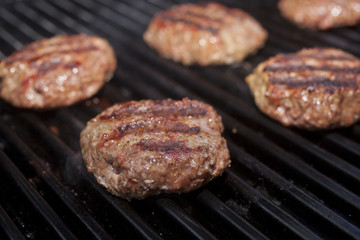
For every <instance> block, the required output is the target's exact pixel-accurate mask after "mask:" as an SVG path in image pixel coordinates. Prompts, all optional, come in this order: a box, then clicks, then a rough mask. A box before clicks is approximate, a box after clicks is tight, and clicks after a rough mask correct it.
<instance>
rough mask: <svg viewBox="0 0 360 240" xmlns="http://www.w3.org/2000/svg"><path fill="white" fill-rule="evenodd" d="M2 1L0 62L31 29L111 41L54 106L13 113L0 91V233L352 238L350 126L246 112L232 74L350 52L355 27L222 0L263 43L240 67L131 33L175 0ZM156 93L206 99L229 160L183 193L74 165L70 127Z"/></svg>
mask: <svg viewBox="0 0 360 240" xmlns="http://www.w3.org/2000/svg"><path fill="white" fill-rule="evenodd" d="M8 2H9V3H8V4H5V5H3V6H2V7H1V8H0V24H1V25H0V59H2V58H4V57H5V56H7V55H9V54H11V53H12V52H13V51H15V50H16V49H18V48H20V47H22V46H23V45H25V44H27V43H29V42H32V41H34V40H38V39H41V38H44V37H50V36H53V35H55V34H65V33H69V34H73V33H81V32H83V33H87V34H96V35H100V36H102V37H104V38H106V39H108V40H109V41H110V42H111V44H112V45H113V46H114V48H115V50H116V52H117V57H118V69H117V71H116V74H115V77H114V79H113V80H112V81H110V82H109V83H107V84H106V85H105V87H104V88H103V89H102V90H101V91H100V92H99V93H98V94H97V95H96V96H95V97H93V98H92V99H90V100H87V101H84V102H81V103H78V104H76V105H74V106H71V107H68V108H62V109H56V110H51V111H39V112H36V111H28V110H26V111H24V110H19V109H15V108H13V107H11V106H10V105H8V104H7V103H5V102H3V101H0V112H1V114H0V165H1V168H0V186H1V189H2V191H1V198H0V223H1V228H0V238H1V239H6V238H12V239H21V238H25V239H76V238H80V239H85V238H86V239H118V238H124V239H142V238H145V239H184V238H191V239H239V238H244V239H298V238H300V239H301V238H303V239H321V238H326V239H346V238H355V239H356V238H357V239H360V188H359V184H360V161H359V159H360V125H359V124H356V125H354V126H352V127H350V128H347V129H340V130H333V131H324V132H306V131H301V130H296V129H290V128H284V127H282V126H281V125H280V124H278V123H276V122H274V121H272V120H270V119H269V118H267V117H266V116H264V115H263V114H261V113H260V112H259V111H258V110H257V108H256V107H255V105H254V103H253V100H252V97H251V96H250V93H249V90H248V88H247V86H246V84H245V83H244V78H245V76H246V75H247V74H249V73H250V72H251V71H252V69H253V67H254V66H256V65H257V63H259V62H261V61H263V60H265V59H266V58H268V57H270V56H272V55H274V54H276V53H278V52H290V51H296V50H299V49H301V48H302V47H312V46H334V47H339V48H342V49H344V50H346V51H349V52H351V53H353V54H354V55H356V56H358V57H359V56H360V42H359V39H360V27H359V26H356V27H351V28H341V29H335V30H330V31H328V32H312V31H308V30H299V29H298V28H296V27H295V26H293V25H292V24H290V23H288V22H287V21H285V20H284V19H283V18H282V17H281V16H280V15H279V12H278V10H277V9H276V1H260V0H258V1H251V3H250V2H249V1H234V0H226V1H223V2H224V4H226V5H228V6H231V7H239V8H242V9H244V10H246V11H248V12H249V13H251V14H252V15H253V16H254V17H255V18H257V19H258V20H259V21H260V22H261V23H262V24H263V26H264V27H265V28H266V29H267V30H268V31H269V34H270V35H269V40H268V42H267V44H266V46H265V48H264V49H262V50H260V51H259V53H258V54H256V55H254V56H252V57H249V58H248V59H247V60H246V61H245V62H244V63H241V64H235V65H232V66H227V67H223V66H216V67H205V68H201V67H196V66H195V67H188V68H187V67H183V66H182V65H180V64H176V63H173V62H171V61H168V60H165V59H162V58H160V57H159V56H158V55H157V54H156V53H155V52H154V51H152V50H151V49H149V48H148V47H147V46H146V44H145V43H144V42H143V41H142V34H143V32H144V30H145V29H146V27H147V25H148V23H149V20H150V19H151V17H152V16H153V15H154V14H155V13H156V12H158V11H159V10H161V9H164V8H168V7H170V6H171V5H173V4H176V3H181V2H187V1H180V0H179V1H166V0H148V1H145V0H141V1H130V0H124V1H116V0H64V1H55V0H53V1H46V0H33V1H14V2H13V3H10V1H8ZM193 2H195V1H193ZM166 97H171V98H177V99H179V98H182V97H190V98H195V99H200V100H204V101H206V102H208V103H210V104H212V105H214V106H215V107H216V109H217V110H218V112H219V113H220V114H221V115H222V117H223V121H224V124H225V127H226V131H225V137H226V138H227V140H228V144H229V148H230V151H231V156H232V167H231V168H229V169H228V170H226V172H225V173H224V174H223V176H221V177H220V178H218V179H216V180H215V181H213V182H211V183H209V184H208V185H206V186H205V187H203V188H201V189H199V190H197V191H195V192H192V193H189V194H183V195H162V196H159V197H153V198H149V199H146V200H142V201H131V202H128V201H124V200H121V199H119V198H116V197H113V196H112V195H110V194H108V193H107V192H106V190H104V189H103V188H102V187H100V186H99V185H98V184H97V183H96V182H95V180H94V179H93V177H92V176H90V175H89V174H87V172H86V169H85V167H84V165H83V163H82V159H81V154H80V147H79V143H78V142H79V134H80V132H81V130H82V129H83V128H84V126H85V124H86V122H87V121H88V120H89V119H90V118H92V117H93V116H95V115H96V114H97V113H99V112H101V111H102V110H103V109H104V108H105V107H107V106H109V105H111V104H113V103H115V102H120V101H126V100H130V99H144V98H152V99H159V98H166Z"/></svg>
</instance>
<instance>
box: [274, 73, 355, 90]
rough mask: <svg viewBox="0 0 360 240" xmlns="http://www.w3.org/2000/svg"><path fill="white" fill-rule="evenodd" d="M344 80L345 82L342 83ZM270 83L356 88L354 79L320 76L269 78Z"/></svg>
mask: <svg viewBox="0 0 360 240" xmlns="http://www.w3.org/2000/svg"><path fill="white" fill-rule="evenodd" d="M344 80H346V81H344ZM270 81H271V83H274V84H280V85H287V86H289V87H304V86H324V87H353V88H357V87H358V84H357V83H356V78H345V79H344V78H338V77H337V78H335V80H330V79H329V78H324V77H320V76H312V77H307V78H293V77H288V78H280V77H278V76H277V77H270Z"/></svg>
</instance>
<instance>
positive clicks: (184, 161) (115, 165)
mask: <svg viewBox="0 0 360 240" xmlns="http://www.w3.org/2000/svg"><path fill="white" fill-rule="evenodd" d="M222 131H223V125H222V122H221V117H220V116H219V115H218V114H217V113H216V112H215V111H214V109H213V108H212V107H211V106H210V105H207V104H205V103H202V102H199V101H195V100H189V99H187V98H185V99H183V100H178V101H176V100H171V99H167V100H156V101H153V100H142V101H130V102H125V103H121V104H116V105H114V106H112V107H110V108H108V109H106V110H105V111H104V112H103V113H101V114H99V115H98V116H96V117H95V118H93V119H92V120H90V121H89V122H88V124H87V127H86V128H85V129H84V130H83V131H82V133H81V137H80V144H81V149H82V155H83V158H84V160H85V163H86V166H87V169H88V171H89V172H91V173H93V174H94V175H95V177H96V179H97V181H98V182H99V183H100V184H101V185H103V186H105V187H106V188H107V190H108V191H110V192H111V193H113V194H114V195H117V196H119V197H122V198H126V199H132V198H136V199H142V198H145V197H147V196H152V195H156V194H159V193H182V192H189V191H192V190H194V189H196V188H199V187H200V186H202V185H204V184H205V183H207V182H208V181H210V180H211V179H213V178H215V177H216V176H218V175H219V174H221V173H222V172H223V170H224V168H226V167H227V166H228V165H229V164H230V157H229V151H228V149H227V146H226V141H225V139H224V138H222V137H221V132H222Z"/></svg>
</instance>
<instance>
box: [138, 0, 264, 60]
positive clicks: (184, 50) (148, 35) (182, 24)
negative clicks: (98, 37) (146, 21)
mask: <svg viewBox="0 0 360 240" xmlns="http://www.w3.org/2000/svg"><path fill="white" fill-rule="evenodd" d="M266 38H267V32H266V31H265V30H264V29H263V28H262V27H261V26H260V24H259V23H258V22H257V21H256V20H255V19H254V18H252V17H251V16H250V15H249V14H247V13H246V12H244V11H242V10H240V9H235V8H227V7H225V6H222V5H220V4H217V3H203V4H182V5H177V6H174V7H172V8H170V9H169V10H164V11H161V12H160V13H158V14H157V15H156V16H155V17H154V18H153V19H152V21H151V23H150V25H149V27H148V29H147V31H146V32H145V34H144V39H145V41H146V42H147V43H148V44H149V45H150V46H151V47H153V48H155V49H156V50H157V51H158V52H159V53H160V54H161V55H162V56H163V57H165V58H169V59H172V60H174V61H176V62H182V63H183V64H184V65H190V64H199V65H203V66H204V65H209V64H231V63H233V62H236V61H242V60H243V59H244V58H245V57H246V56H247V55H249V54H250V53H254V52H256V51H257V49H258V48H260V47H261V46H263V45H264V42H265V40H266Z"/></svg>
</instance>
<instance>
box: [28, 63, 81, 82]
mask: <svg viewBox="0 0 360 240" xmlns="http://www.w3.org/2000/svg"><path fill="white" fill-rule="evenodd" d="M79 65H80V63H79V62H69V63H67V64H65V65H64V64H63V63H62V61H58V62H43V63H41V64H40V65H39V66H37V65H36V64H34V63H32V64H30V67H31V68H35V69H36V73H35V74H33V75H31V76H30V77H27V78H25V79H24V80H23V87H24V88H28V87H30V86H31V85H33V84H34V83H35V82H36V81H37V80H38V78H39V77H41V76H43V75H45V74H46V73H48V72H50V71H52V70H55V69H58V68H60V67H63V68H64V69H68V68H74V67H77V66H79Z"/></svg>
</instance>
